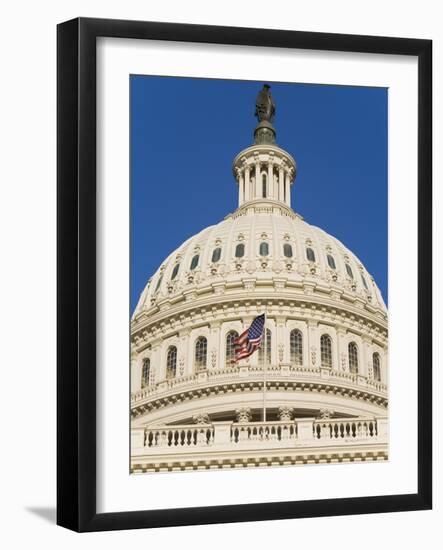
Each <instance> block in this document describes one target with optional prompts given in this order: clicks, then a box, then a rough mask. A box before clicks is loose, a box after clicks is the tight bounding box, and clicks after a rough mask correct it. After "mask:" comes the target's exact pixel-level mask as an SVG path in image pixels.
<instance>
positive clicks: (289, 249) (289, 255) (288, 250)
mask: <svg viewBox="0 0 443 550" xmlns="http://www.w3.org/2000/svg"><path fill="white" fill-rule="evenodd" d="M283 254H284V255H285V257H286V258H292V246H291V245H290V244H288V243H285V244H284V245H283Z"/></svg>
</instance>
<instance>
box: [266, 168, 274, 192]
mask: <svg viewBox="0 0 443 550" xmlns="http://www.w3.org/2000/svg"><path fill="white" fill-rule="evenodd" d="M273 166H274V165H273V162H272V160H271V159H269V162H268V182H267V196H268V197H269V198H271V199H272V198H274V181H273V173H272V170H273Z"/></svg>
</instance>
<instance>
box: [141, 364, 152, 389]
mask: <svg viewBox="0 0 443 550" xmlns="http://www.w3.org/2000/svg"><path fill="white" fill-rule="evenodd" d="M150 372H151V360H150V359H149V358H148V357H146V358H145V359H143V365H142V383H141V386H142V388H145V387H146V386H148V385H149V374H150Z"/></svg>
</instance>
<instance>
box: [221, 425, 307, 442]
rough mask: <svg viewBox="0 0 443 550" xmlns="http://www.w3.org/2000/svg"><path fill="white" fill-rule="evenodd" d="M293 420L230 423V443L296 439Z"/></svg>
mask: <svg viewBox="0 0 443 550" xmlns="http://www.w3.org/2000/svg"><path fill="white" fill-rule="evenodd" d="M296 437H297V424H296V423H295V422H247V423H244V424H232V425H231V443H234V444H236V443H240V444H241V443H245V442H256V441H260V442H261V441H264V442H288V441H289V440H293V439H296Z"/></svg>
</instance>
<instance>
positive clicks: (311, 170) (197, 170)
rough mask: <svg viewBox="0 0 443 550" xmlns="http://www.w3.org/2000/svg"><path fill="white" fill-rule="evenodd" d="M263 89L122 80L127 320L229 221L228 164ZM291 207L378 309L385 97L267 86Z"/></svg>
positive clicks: (383, 242) (376, 92)
mask: <svg viewBox="0 0 443 550" xmlns="http://www.w3.org/2000/svg"><path fill="white" fill-rule="evenodd" d="M262 84H263V83H262V82H250V81H236V80H209V79H192V78H173V77H152V76H138V75H133V76H131V77H130V94H131V106H130V109H131V117H130V120H131V127H130V135H131V156H130V158H131V312H132V311H133V309H134V307H135V306H136V303H137V300H138V297H139V295H140V293H141V292H142V290H143V288H144V286H145V284H146V282H147V280H148V278H149V277H150V276H151V275H152V274H153V273H154V272H155V270H156V269H157V268H158V267H159V265H160V264H161V262H162V261H163V260H164V258H165V257H166V256H167V255H168V254H170V252H172V251H173V250H174V249H176V248H177V247H178V246H179V245H180V244H181V243H182V242H183V241H185V240H186V239H187V238H188V237H190V236H192V235H194V234H195V233H197V232H199V231H200V230H201V229H203V228H205V227H207V226H209V225H213V224H214V223H217V222H219V221H220V220H222V219H223V218H224V216H225V215H226V214H228V213H229V212H232V211H234V210H235V208H236V205H237V188H236V184H235V180H234V178H233V176H232V172H231V165H232V160H233V158H234V157H235V155H236V154H237V153H238V152H239V151H240V150H241V149H244V148H245V147H248V146H249V145H251V144H252V142H253V130H254V128H255V125H256V122H257V121H256V119H255V118H254V116H253V115H254V106H255V98H256V95H257V92H258V91H259V90H260V89H261V87H262ZM270 84H271V92H272V95H273V97H274V101H275V102H276V106H277V108H276V119H275V122H274V125H275V128H276V130H277V143H278V145H279V146H280V147H282V148H283V149H286V150H287V151H288V152H289V153H291V154H292V155H293V156H294V157H295V159H296V162H297V167H298V174H297V179H296V182H295V185H294V186H293V188H292V207H293V209H294V210H295V211H296V212H298V213H300V214H301V215H302V216H303V217H304V218H305V220H306V221H307V222H308V223H311V224H313V225H317V226H319V227H321V228H322V229H324V230H325V231H327V232H328V233H330V234H331V235H334V236H335V237H337V238H338V239H339V240H340V241H342V242H343V243H344V244H345V245H346V246H347V247H348V248H349V249H350V250H352V251H353V252H354V253H355V254H356V255H357V256H358V257H359V258H360V259H361V261H362V262H363V263H364V265H365V266H366V268H367V269H368V271H369V272H370V273H371V274H372V275H373V276H374V278H375V281H376V282H377V284H378V286H379V288H380V289H381V291H382V293H383V296H384V298H385V300H386V302H387V89H385V88H361V87H348V86H324V85H312V84H292V83H290V84H284V83H272V82H270Z"/></svg>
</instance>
